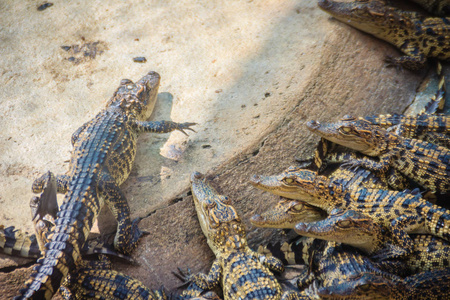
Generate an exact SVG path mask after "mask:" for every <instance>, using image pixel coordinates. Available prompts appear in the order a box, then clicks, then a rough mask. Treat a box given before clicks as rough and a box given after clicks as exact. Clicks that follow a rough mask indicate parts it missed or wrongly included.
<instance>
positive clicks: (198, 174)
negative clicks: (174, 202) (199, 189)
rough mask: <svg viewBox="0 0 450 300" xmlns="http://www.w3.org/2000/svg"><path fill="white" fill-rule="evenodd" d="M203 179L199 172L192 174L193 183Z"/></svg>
mask: <svg viewBox="0 0 450 300" xmlns="http://www.w3.org/2000/svg"><path fill="white" fill-rule="evenodd" d="M200 179H203V174H202V173H200V172H197V171H194V172H192V174H191V183H192V182H194V181H196V180H200Z"/></svg>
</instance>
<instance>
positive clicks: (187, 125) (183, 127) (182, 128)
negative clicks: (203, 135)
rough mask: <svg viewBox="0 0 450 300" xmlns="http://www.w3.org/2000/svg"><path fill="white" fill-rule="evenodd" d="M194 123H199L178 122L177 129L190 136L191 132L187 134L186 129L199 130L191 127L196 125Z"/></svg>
mask: <svg viewBox="0 0 450 300" xmlns="http://www.w3.org/2000/svg"><path fill="white" fill-rule="evenodd" d="M194 125H197V123H189V122H186V123H181V124H178V127H177V130H179V131H181V132H182V133H184V134H185V135H186V136H189V134H187V133H186V131H185V130H190V131H193V132H197V131H195V130H194V129H192V128H191V126H194Z"/></svg>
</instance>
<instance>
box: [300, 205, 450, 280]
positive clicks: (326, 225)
mask: <svg viewBox="0 0 450 300" xmlns="http://www.w3.org/2000/svg"><path fill="white" fill-rule="evenodd" d="M295 231H296V232H297V233H298V234H300V235H302V236H308V237H313V238H319V239H324V240H327V241H332V242H338V243H344V244H347V245H351V246H352V247H355V248H358V249H360V250H362V251H364V252H365V253H367V254H368V255H371V256H376V257H378V258H382V259H389V257H390V255H391V254H392V252H393V251H395V252H397V253H403V252H404V250H403V249H399V248H398V247H396V246H395V245H393V244H392V242H393V238H392V236H391V233H390V232H389V230H386V229H385V228H384V226H381V225H380V224H377V223H376V222H374V221H373V219H372V218H371V217H370V216H367V215H365V214H363V213H361V212H358V211H355V210H347V211H345V212H340V213H337V214H332V215H330V216H329V217H328V218H326V219H325V220H321V221H317V222H311V223H297V224H296V226H295ZM411 238H412V239H413V242H414V250H413V252H412V253H411V254H410V255H408V256H405V257H403V259H402V261H403V263H404V264H403V265H404V267H405V268H406V272H407V273H408V274H409V275H411V274H415V273H419V272H425V271H430V270H435V269H445V268H449V267H450V244H449V243H448V242H447V241H444V240H442V239H440V238H437V237H434V236H432V235H424V234H414V235H412V236H411Z"/></svg>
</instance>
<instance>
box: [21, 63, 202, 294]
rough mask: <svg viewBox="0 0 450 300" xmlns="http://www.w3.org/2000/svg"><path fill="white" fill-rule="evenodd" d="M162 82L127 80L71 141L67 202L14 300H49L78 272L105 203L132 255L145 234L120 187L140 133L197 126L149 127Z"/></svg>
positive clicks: (150, 77) (61, 182)
mask: <svg viewBox="0 0 450 300" xmlns="http://www.w3.org/2000/svg"><path fill="white" fill-rule="evenodd" d="M159 81H160V76H159V74H158V73H156V72H153V71H152V72H149V73H148V74H147V75H145V76H144V77H142V78H141V79H140V80H139V81H137V82H136V83H133V82H132V81H131V80H129V79H123V80H122V81H121V82H120V86H119V87H118V89H117V90H116V92H115V93H114V95H113V97H112V98H111V99H110V100H109V101H108V102H107V104H106V108H105V109H103V110H102V111H101V112H100V113H98V114H97V115H96V116H95V117H94V118H93V119H92V120H90V121H88V122H86V123H85V124H83V125H82V126H81V127H80V128H79V129H78V130H77V131H75V133H74V134H73V135H72V145H73V151H72V155H71V160H70V166H69V171H68V173H67V174H66V175H58V176H56V180H57V192H58V193H64V194H65V196H64V201H63V204H62V205H61V207H60V211H59V212H58V213H57V218H56V220H55V226H54V227H53V228H52V232H51V233H50V234H49V240H50V241H49V242H48V243H47V244H46V245H45V250H44V253H43V258H41V259H39V260H38V261H37V266H36V267H35V269H34V272H33V274H32V275H31V279H30V280H28V281H27V283H26V287H25V288H24V289H22V290H20V293H21V295H20V296H17V297H16V298H15V299H50V298H51V297H52V296H53V294H54V293H55V292H56V291H57V289H58V288H59V286H60V285H61V282H62V281H63V280H64V278H65V277H66V276H67V274H68V273H69V271H70V270H73V269H74V268H75V267H76V264H77V262H78V261H79V257H80V250H81V248H82V246H83V245H84V243H85V241H86V239H87V235H88V234H89V232H90V229H91V227H92V224H93V222H94V221H95V219H96V217H97V215H98V213H99V211H100V209H101V207H102V206H103V204H104V203H105V202H106V203H107V204H108V206H109V208H110V209H111V211H112V213H113V215H114V216H115V218H116V220H117V221H118V230H117V233H116V236H115V239H114V247H115V249H116V250H117V251H119V252H120V253H122V254H129V253H131V252H132V250H133V249H134V248H135V247H136V245H137V242H138V239H139V237H140V236H141V232H140V230H139V228H138V221H139V220H134V221H131V220H130V209H129V206H128V203H127V200H126V198H125V195H124V194H123V192H122V191H121V190H120V189H119V185H120V184H121V183H123V182H124V180H125V179H126V178H127V177H128V175H129V173H130V171H131V166H132V163H133V161H134V157H135V154H136V140H137V135H138V133H140V132H156V133H164V132H171V131H173V130H180V131H181V132H183V133H185V134H186V132H185V131H184V130H193V129H191V128H190V127H191V126H193V125H195V123H181V124H180V123H175V122H171V121H159V122H148V121H145V120H146V119H148V118H149V117H150V114H151V112H152V110H153V107H154V104H155V101H156V96H157V93H158V87H159ZM47 180H48V176H45V175H44V176H42V177H40V178H38V179H37V180H36V181H35V182H34V183H33V187H32V188H33V192H35V193H39V192H41V191H42V187H43V186H44V185H45V182H47Z"/></svg>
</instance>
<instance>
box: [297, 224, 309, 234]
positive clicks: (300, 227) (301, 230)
mask: <svg viewBox="0 0 450 300" xmlns="http://www.w3.org/2000/svg"><path fill="white" fill-rule="evenodd" d="M306 229H307V223H297V225H295V227H294V230H295V232H297V233H300V234H301V233H305V232H306Z"/></svg>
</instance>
